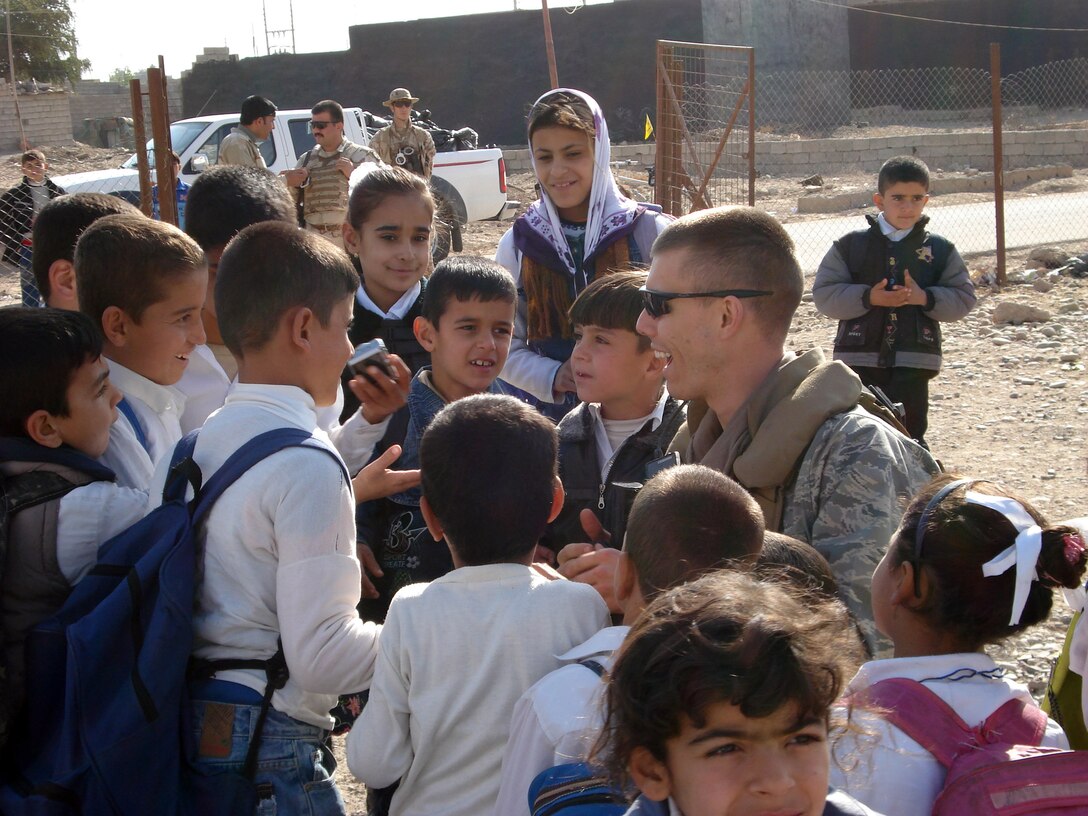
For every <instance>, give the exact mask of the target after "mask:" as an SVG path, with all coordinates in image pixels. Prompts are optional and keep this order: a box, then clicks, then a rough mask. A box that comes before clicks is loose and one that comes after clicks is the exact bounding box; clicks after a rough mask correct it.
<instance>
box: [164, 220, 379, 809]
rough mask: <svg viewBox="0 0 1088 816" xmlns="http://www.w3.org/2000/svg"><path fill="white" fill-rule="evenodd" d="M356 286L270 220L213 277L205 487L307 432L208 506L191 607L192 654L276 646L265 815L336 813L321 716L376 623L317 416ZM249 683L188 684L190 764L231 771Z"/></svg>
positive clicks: (331, 397)
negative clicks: (221, 352) (222, 369)
mask: <svg viewBox="0 0 1088 816" xmlns="http://www.w3.org/2000/svg"><path fill="white" fill-rule="evenodd" d="M358 286H359V279H358V276H357V275H356V273H355V271H354V270H353V269H352V266H351V264H350V263H349V262H348V259H347V256H346V255H344V254H343V253H342V252H340V251H339V250H337V249H336V248H335V247H333V246H332V245H331V244H329V243H328V242H326V241H323V240H322V239H321V238H320V237H318V236H315V235H312V234H310V233H306V232H302V231H300V230H298V229H297V228H296V227H295V226H294V225H291V224H284V223H275V222H268V223H263V224H256V225H254V226H251V227H248V228H247V229H245V230H243V231H242V232H240V233H239V234H238V236H237V237H236V238H235V239H234V241H232V242H231V244H230V246H229V247H228V248H227V250H226V251H225V252H224V253H223V256H222V258H221V260H220V262H219V274H218V279H217V281H216V288H215V299H216V304H217V306H218V309H217V311H218V317H219V327H220V331H221V332H222V335H223V339H224V341H225V342H226V344H227V347H228V348H229V349H230V351H231V353H232V354H234V356H235V357H237V359H238V384H237V386H236V387H235V388H234V390H233V391H232V392H231V394H230V395H229V396H228V397H227V399H226V404H225V405H224V406H223V408H222V409H220V410H219V411H217V412H216V413H215V414H214V415H212V416H211V417H210V418H209V419H208V421H207V423H206V424H205V425H204V428H203V429H202V430H201V432H200V436H199V438H198V440H197V444H196V450H195V454H194V458H195V460H196V463H197V465H198V466H199V467H200V470H201V472H202V473H203V475H204V481H205V483H207V480H208V479H209V478H210V477H211V475H212V474H213V473H214V472H215V471H216V470H217V469H218V468H219V467H220V466H222V464H223V463H224V462H225V461H226V459H227V458H228V457H229V456H230V455H231V454H232V453H234V451H235V450H237V449H238V448H239V447H241V446H242V445H243V444H245V443H246V442H248V441H249V440H250V439H252V438H254V437H256V436H258V435H259V434H261V433H263V432H265V431H269V430H274V429H277V428H301V429H303V430H306V431H309V432H310V433H311V434H312V436H313V438H312V440H311V441H310V442H308V443H306V447H294V448H287V449H285V450H283V451H280V452H279V453H276V454H273V455H272V456H270V457H268V458H267V459H265V460H264V461H262V462H261V463H260V464H258V465H256V466H254V467H253V468H251V469H250V470H249V471H248V472H246V473H245V475H243V476H242V477H241V478H239V479H238V481H237V482H235V483H234V484H233V485H232V486H231V487H230V488H229V489H228V490H227V491H226V492H225V493H224V494H223V496H222V498H221V499H220V500H219V501H218V502H217V503H216V505H215V506H214V507H213V508H212V510H211V512H210V513H209V515H208V518H207V521H206V524H205V527H204V537H205V541H204V553H205V555H204V563H203V579H202V582H201V586H200V589H199V592H198V594H197V599H196V607H195V610H194V630H195V632H194V634H195V638H194V647H193V656H194V658H196V659H197V660H213V661H214V660H223V659H267V658H270V657H272V655H273V654H275V653H276V651H277V641H280V642H281V643H282V650H283V656H284V659H285V660H286V664H287V669H288V672H289V678H288V680H287V682H286V685H284V686H283V687H282V688H281V689H279V690H278V691H276V692H275V694H274V695H273V696H272V708H271V710H269V712H268V719H267V722H266V723H265V726H264V731H263V734H262V737H261V739H260V745H259V753H258V755H257V764H256V772H255V774H254V776H253V781H254V782H255V783H256V785H257V788H258V791H259V792H260V794H261V797H262V799H265V800H268V799H271V800H273V802H271V803H269V804H267V805H266V804H262V807H266V806H271V807H273V808H274V809H275V810H276V812H277V813H280V814H283V813H289V814H296V813H306V814H311V813H312V814H341V813H343V812H344V804H343V800H342V799H341V797H340V793H339V791H338V790H337V788H336V784H335V782H334V780H333V779H332V775H331V773H332V770H333V769H334V768H335V762H334V761H333V759H332V757H331V754H330V753H328V752H327V750H326V745H327V744H326V736H327V729H328V728H330V727H331V725H332V718H331V717H330V716H329V713H328V712H329V709H330V708H331V707H332V706H333V705H335V704H336V697H337V695H338V694H340V693H346V692H349V691H356V690H358V689H362V688H366V687H367V686H368V685H369V683H370V678H371V673H372V671H373V667H374V658H375V654H376V648H375V647H376V642H377V636H378V629H379V627H378V626H377V625H375V624H373V623H365V622H363V621H362V620H360V619H359V616H358V614H357V613H356V611H355V606H356V604H357V603H358V602H359V592H360V580H361V572H360V568H359V561H358V559H357V558H356V555H355V498H354V496H353V495H352V488H351V485H349V484H348V482H347V481H346V479H345V478H344V475H343V467H342V464H341V462H338V461H337V460H338V459H339V454H338V453H336V449H335V448H334V447H333V446H332V444H331V443H330V442H329V438H328V435H327V434H326V433H325V432H324V431H322V430H321V429H320V427H319V424H318V419H317V412H318V409H319V408H320V407H321V406H325V405H331V404H332V403H333V402H334V401H335V400H336V396H337V389H338V387H339V384H340V372H341V371H342V370H343V368H344V365H345V363H346V362H347V360H348V357H349V356H350V355H351V351H352V348H351V343H350V342H349V341H348V337H347V327H348V323H349V322H350V321H351V310H352V297H353V295H354V293H355V290H356V289H357V288H358ZM163 470H164V468H162V467H160V468H159V472H158V473H157V474H156V476H157V479H156V487H155V488H153V495H155V490H157V488H158V486H159V485H161V483H162V480H163V479H164V478H165V474H164V473H163ZM265 686H266V676H265V673H264V672H263V671H261V670H257V669H240V670H238V669H236V670H230V671H219V672H218V673H216V674H214V675H213V676H212V679H210V680H207V681H204V682H200V683H195V684H193V685H192V687H191V692H192V698H193V702H192V720H193V723H194V733H193V734H192V735H191V736H192V738H193V740H194V744H193V745H192V746H190V750H192V751H193V752H194V754H195V761H196V763H197V765H198V766H200V767H201V768H203V769H204V770H206V771H209V772H212V773H219V772H223V771H227V772H231V771H233V772H235V773H237V772H239V771H240V770H241V769H242V767H243V763H244V760H245V757H246V753H247V751H248V750H249V743H250V740H249V734H250V733H251V728H252V723H253V722H254V720H255V718H256V716H257V712H259V710H260V707H261V705H260V704H261V696H262V694H263V693H264V691H265ZM287 756H289V757H290V758H291V760H290V762H286V763H285V762H284V761H283V760H284V757H287ZM229 776H230V774H229V773H228V774H227V776H226V777H224V778H226V779H229ZM213 778H214V777H213Z"/></svg>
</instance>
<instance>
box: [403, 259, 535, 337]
mask: <svg viewBox="0 0 1088 816" xmlns="http://www.w3.org/2000/svg"><path fill="white" fill-rule="evenodd" d="M473 298H476V299H477V300H480V301H483V302H484V303H487V302H489V301H492V300H503V301H506V302H507V303H514V302H516V301H517V299H518V290H517V287H516V286H514V279H513V278H511V277H510V273H509V272H507V271H506V269H504V268H503V267H502V266H501V265H500V264H497V263H495V261H493V260H491V259H490V258H483V257H479V256H476V255H451V256H450V257H448V258H446V259H445V260H444V261H442V262H441V263H439V264H438V266H436V267H435V268H434V272H432V273H431V276H430V277H429V278H428V279H427V293H426V296H425V297H424V298H423V305H422V306H421V307H420V312H421V314H422V316H423V317H424V318H425V319H426V320H427V322H429V323H430V324H431V325H432V326H434V327H435V328H438V321H439V320H440V319H441V317H442V315H444V314H445V313H446V309H448V308H449V305H450V301H451V300H455V299H456V300H459V301H460V302H462V303H464V302H466V301H469V300H472V299H473Z"/></svg>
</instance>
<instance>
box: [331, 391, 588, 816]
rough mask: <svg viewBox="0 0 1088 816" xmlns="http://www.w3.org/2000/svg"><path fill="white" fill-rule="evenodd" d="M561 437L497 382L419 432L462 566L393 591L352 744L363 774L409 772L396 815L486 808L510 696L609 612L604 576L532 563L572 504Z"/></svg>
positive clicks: (460, 814) (372, 779)
mask: <svg viewBox="0 0 1088 816" xmlns="http://www.w3.org/2000/svg"><path fill="white" fill-rule="evenodd" d="M556 449H557V442H556V434H555V428H554V427H553V426H552V424H551V423H550V422H549V421H548V420H546V419H544V418H543V417H542V416H541V415H540V414H538V413H536V412H535V411H533V410H532V409H531V408H529V407H528V406H527V405H525V404H524V403H521V402H518V401H517V400H516V399H514V398H513V397H506V396H498V395H492V394H482V395H478V396H472V397H466V398H464V399H460V400H458V401H456V402H454V403H452V404H450V405H449V406H447V407H446V408H444V409H443V410H442V411H441V412H439V414H438V415H437V416H436V417H435V418H434V420H433V421H432V423H431V425H430V426H429V427H428V429H427V432H426V433H425V434H424V436H423V442H422V444H421V447H420V465H421V470H422V473H423V498H422V499H421V502H420V509H421V510H422V513H423V517H424V520H425V521H426V523H427V528H428V530H430V532H431V534H432V535H433V536H434V537H435V539H436V540H442V539H443V538H444V539H445V541H446V543H447V545H448V546H449V548H450V552H451V554H452V556H453V564H454V567H455V569H454V571H453V572H451V573H448V574H447V575H445V576H443V577H442V578H439V579H437V580H435V581H432V582H431V583H429V584H413V585H411V586H408V587H405V588H404V589H402V590H401V591H400V592H398V593H397V594H396V595H395V596H394V597H393V602H392V604H391V605H390V607H389V613H388V616H387V617H386V623H385V627H384V629H383V630H382V638H381V642H380V643H379V648H378V663H377V666H376V668H375V675H374V683H373V685H372V687H371V691H370V700H369V702H368V703H367V705H366V708H364V709H363V713H362V716H361V717H360V719H359V721H358V722H357V723H356V725H355V728H354V729H353V730H352V731H351V734H350V735H349V737H348V744H347V755H348V767H349V768H351V771H352V773H354V774H355V775H356V776H357V777H359V778H360V779H362V780H363V781H364V782H365V783H366V784H367V785H370V786H375V787H386V786H389V785H391V784H393V783H394V782H397V781H398V780H400V787H399V789H398V790H397V792H396V793H395V794H394V795H393V799H392V803H391V806H390V813H391V814H393V816H402V814H403V815H404V816H408V815H409V814H418V815H419V816H423V814H426V815H427V816H443V815H446V816H479V814H485V813H489V812H490V811H491V808H492V807H493V805H494V802H495V797H496V795H497V794H498V790H499V772H500V769H501V766H502V754H503V749H504V747H505V745H506V738H507V733H508V728H509V722H510V714H511V712H512V711H513V708H514V703H515V702H516V701H517V699H518V697H520V696H521V694H522V692H524V691H525V689H527V688H529V686H531V685H532V684H533V683H535V682H536V681H537V680H539V679H540V678H541V677H543V676H544V675H545V674H547V673H548V672H549V671H552V670H553V669H556V668H558V667H559V660H558V659H557V658H556V655H558V654H562V653H563V652H565V651H567V650H568V649H570V648H571V647H573V646H575V645H577V644H579V643H581V642H582V641H584V640H585V639H586V638H588V637H589V636H590V635H591V634H593V633H594V632H596V631H597V630H598V629H601V628H602V627H604V626H606V625H607V624H608V621H609V619H608V610H607V609H606V607H605V605H604V602H603V601H602V600H601V597H600V595H599V594H597V592H596V591H595V590H593V589H592V588H591V587H589V586H586V585H583V584H576V583H573V582H569V581H565V580H561V579H560V580H554V581H553V580H550V578H549V577H547V576H546V575H544V574H542V572H540V571H538V570H537V569H535V568H534V567H533V566H531V564H532V558H533V553H534V550H535V547H536V542H537V540H538V539H539V538H540V535H541V533H542V532H543V531H544V528H545V526H546V525H547V523H548V521H550V520H551V519H553V518H554V517H555V515H556V514H557V513H558V512H559V509H560V508H561V507H562V504H563V487H562V485H561V483H560V482H559V479H558V476H557V473H556ZM543 569H544V570H545V571H546V570H547V568H543Z"/></svg>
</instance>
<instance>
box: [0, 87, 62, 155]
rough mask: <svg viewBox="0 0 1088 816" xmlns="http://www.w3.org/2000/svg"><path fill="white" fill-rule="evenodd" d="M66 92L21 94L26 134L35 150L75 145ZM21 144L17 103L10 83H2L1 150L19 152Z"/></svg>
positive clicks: (0, 101)
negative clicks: (10, 88)
mask: <svg viewBox="0 0 1088 816" xmlns="http://www.w3.org/2000/svg"><path fill="white" fill-rule="evenodd" d="M68 98H69V94H68V93H67V92H66V91H50V92H48V93H38V94H19V113H20V115H21V116H22V120H23V131H24V132H25V134H26V140H27V142H28V143H29V144H30V146H31V147H37V146H39V145H58V144H71V142H72V120H71V114H70V113H69V107H68ZM21 149H22V145H21V144H20V134H19V120H18V118H17V117H16V115H15V102H14V100H13V99H12V98H11V91H10V90H9V86H8V84H7V83H6V82H0V150H3V151H10V152H13V153H14V152H17V151H19V150H21Z"/></svg>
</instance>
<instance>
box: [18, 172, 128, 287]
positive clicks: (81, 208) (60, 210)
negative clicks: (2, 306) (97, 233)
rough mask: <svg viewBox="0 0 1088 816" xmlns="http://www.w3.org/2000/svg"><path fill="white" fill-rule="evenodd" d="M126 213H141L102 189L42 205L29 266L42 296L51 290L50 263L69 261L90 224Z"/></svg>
mask: <svg viewBox="0 0 1088 816" xmlns="http://www.w3.org/2000/svg"><path fill="white" fill-rule="evenodd" d="M118 213H125V214H128V215H133V216H139V215H140V214H141V213H140V211H139V210H137V209H136V208H135V207H133V206H132V205H131V204H129V203H128V202H127V201H125V200H124V199H123V198H118V197H117V196H111V195H106V194H105V193H73V194H71V195H63V196H59V197H58V198H54V199H53V200H52V201H50V202H49V203H48V204H46V205H45V206H44V207H42V208H41V211H40V212H39V213H38V215H37V217H35V219H34V227H33V237H32V240H33V241H34V253H33V255H32V256H31V260H30V268H31V270H33V272H34V280H35V281H37V284H38V291H39V292H41V294H42V299H43V300H48V299H49V297H50V296H51V295H52V294H53V286H52V283H51V282H50V280H49V267H51V266H52V265H53V264H54V263H55V262H56V261H68V262H69V263H70V262H71V261H72V259H73V258H74V257H75V253H76V241H78V240H79V236H80V235H82V234H83V230H85V229H87V227H89V226H90V225H91V224H93V223H94V222H95V221H97V220H98V219H99V218H104V217H105V216H107V215H117V214H118Z"/></svg>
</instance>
